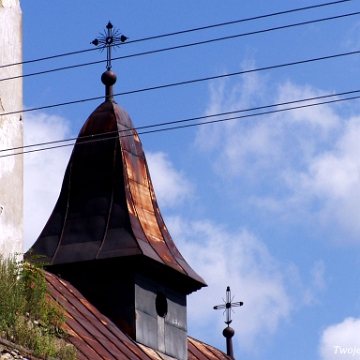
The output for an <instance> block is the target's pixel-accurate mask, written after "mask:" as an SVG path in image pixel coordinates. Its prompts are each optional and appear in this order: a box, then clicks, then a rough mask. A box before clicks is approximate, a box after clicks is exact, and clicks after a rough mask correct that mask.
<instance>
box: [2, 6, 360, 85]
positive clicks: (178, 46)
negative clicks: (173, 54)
mask: <svg viewBox="0 0 360 360" xmlns="http://www.w3.org/2000/svg"><path fill="white" fill-rule="evenodd" d="M346 1H348V0H346ZM355 15H360V11H356V12H352V13H347V14H342V15H335V16H330V17H326V18H321V19H315V20H308V21H302V22H298V23H292V24H288V25H282V26H276V27H271V28H266V29H262V30H256V31H250V32H246V33H241V34H235V35H228V36H223V37H218V38H213V39H208V40H203V41H197V42H193V43H188V44H183V45H176V46H170V47H166V48H161V49H155V50H148V51H143V52H139V53H135V54H130V55H123V56H118V57H114V58H112V61H115V60H124V59H129V58H133V57H138V56H145V55H151V54H156V53H161V52H166V51H173V50H179V49H184V48H188V47H192V46H199V45H205V44H210V43H214V42H218V41H225V40H232V39H236V38H240V37H245V36H251V35H258V34H263V33H267V32H271V31H277V30H285V29H289V28H292V27H297V26H304V25H310V24H314V23H319V22H325V21H331V20H338V19H342V18H346V17H350V16H355ZM124 44H126V43H124ZM96 50H97V49H96ZM106 61H107V60H97V61H91V62H86V63H82V64H75V65H68V66H62V67H58V68H53V69H48V70H42V71H37V72H33V73H29V74H21V75H17V76H11V77H7V78H2V79H0V82H2V81H9V80H15V79H20V78H26V77H31V76H38V75H44V74H48V73H52V72H57V71H64V70H70V69H76V68H80V67H85V66H91V65H96V64H101V63H105V62H106Z"/></svg>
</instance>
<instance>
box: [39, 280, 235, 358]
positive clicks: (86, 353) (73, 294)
mask: <svg viewBox="0 0 360 360" xmlns="http://www.w3.org/2000/svg"><path fill="white" fill-rule="evenodd" d="M46 280H47V284H48V289H49V292H50V294H51V295H52V297H53V298H54V299H56V300H57V301H59V303H60V304H61V305H62V306H63V307H64V310H65V317H66V324H65V325H64V330H65V331H67V332H68V333H69V334H70V337H69V341H70V342H71V343H72V344H74V345H75V346H76V348H77V350H78V359H79V360H83V359H84V360H85V359H97V360H98V359H109V360H119V359H124V360H125V359H141V360H145V359H157V360H161V359H162V360H164V359H165V360H171V359H173V358H171V357H169V356H167V355H164V354H162V353H160V352H159V351H155V350H153V349H151V348H149V347H147V346H144V345H142V344H140V343H137V342H135V341H134V340H132V339H131V338H130V337H129V336H127V335H126V334H125V333H123V332H122V331H121V330H120V329H119V328H118V327H117V326H116V325H115V324H114V323H113V322H112V321H111V320H109V319H108V318H107V317H106V316H104V315H103V314H101V313H100V312H99V311H98V310H97V309H96V308H95V307H94V306H93V305H92V304H91V303H90V302H89V301H87V300H86V299H85V298H84V297H83V296H82V295H81V294H80V292H79V291H78V290H77V289H76V288H75V287H74V286H72V285H71V284H70V283H69V282H67V281H65V280H63V279H61V278H60V277H58V276H56V275H54V274H50V273H46ZM188 359H190V360H205V359H208V360H216V359H227V360H230V359H231V358H230V357H229V356H227V355H226V354H224V353H223V352H221V351H220V350H218V349H216V348H214V347H212V346H210V345H208V344H205V343H203V342H201V341H199V340H196V339H194V338H191V337H188Z"/></svg>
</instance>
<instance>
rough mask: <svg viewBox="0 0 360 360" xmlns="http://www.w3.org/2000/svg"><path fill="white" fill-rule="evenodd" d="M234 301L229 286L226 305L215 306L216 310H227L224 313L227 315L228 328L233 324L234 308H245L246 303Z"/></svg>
mask: <svg viewBox="0 0 360 360" xmlns="http://www.w3.org/2000/svg"><path fill="white" fill-rule="evenodd" d="M233 300H234V297H231V290H230V286H228V287H227V288H226V300H224V299H223V301H224V304H222V305H216V306H214V309H215V310H219V309H225V310H224V313H226V321H225V324H227V326H229V325H230V324H231V322H232V320H231V311H232V308H233V307H237V306H243V305H244V303H243V302H242V301H239V302H232V301H233Z"/></svg>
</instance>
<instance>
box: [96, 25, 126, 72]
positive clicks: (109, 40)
mask: <svg viewBox="0 0 360 360" xmlns="http://www.w3.org/2000/svg"><path fill="white" fill-rule="evenodd" d="M106 28H107V31H106V30H104V33H103V34H101V33H100V35H101V37H100V38H98V39H95V40H93V41H92V42H91V43H92V44H94V45H95V46H98V47H99V48H100V49H101V50H104V49H105V48H106V50H107V61H106V68H107V70H108V71H110V69H111V48H112V47H113V46H120V45H121V43H123V42H125V41H126V40H127V37H126V36H125V35H120V33H119V31H118V30H116V29H114V30H113V28H114V26H113V24H112V23H111V22H110V21H109V23H108V24H107V25H106Z"/></svg>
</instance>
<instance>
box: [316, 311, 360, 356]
mask: <svg viewBox="0 0 360 360" xmlns="http://www.w3.org/2000/svg"><path fill="white" fill-rule="evenodd" d="M359 334H360V319H356V318H352V317H349V318H346V319H345V320H344V321H343V322H341V323H339V324H335V325H331V326H329V327H327V328H326V329H325V330H324V331H323V333H322V335H321V340H320V346H319V353H320V357H321V360H337V359H360V337H359Z"/></svg>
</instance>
